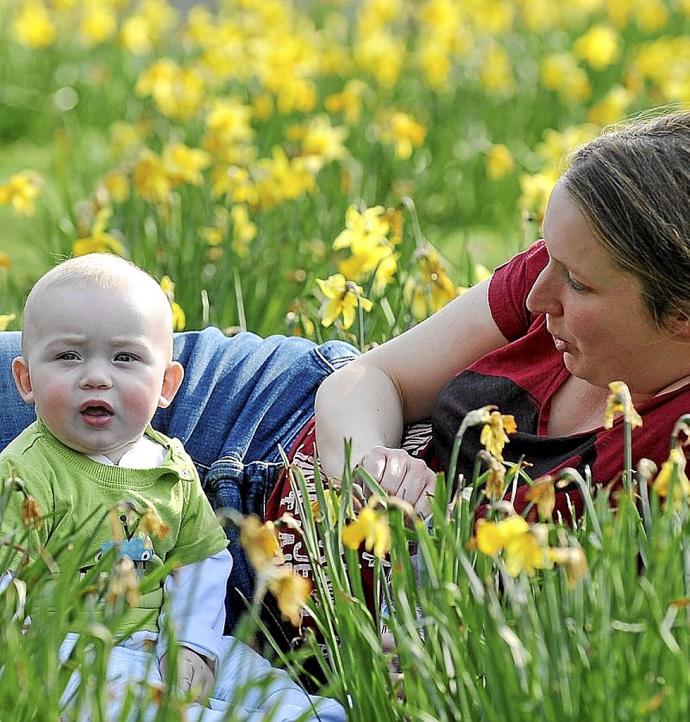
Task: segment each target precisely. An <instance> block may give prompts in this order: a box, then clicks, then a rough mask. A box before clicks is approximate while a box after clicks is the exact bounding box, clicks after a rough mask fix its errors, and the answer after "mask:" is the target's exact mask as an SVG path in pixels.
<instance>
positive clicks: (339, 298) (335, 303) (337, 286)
mask: <svg viewBox="0 0 690 722" xmlns="http://www.w3.org/2000/svg"><path fill="white" fill-rule="evenodd" d="M316 283H317V284H318V286H319V289H320V291H321V294H322V295H323V297H324V300H323V303H322V304H321V323H322V325H323V326H326V327H328V326H330V325H332V324H333V322H334V321H335V320H336V319H337V318H338V317H339V316H342V317H343V328H344V329H345V330H347V329H348V328H350V326H352V324H353V323H354V322H355V312H356V310H357V308H361V309H362V310H363V311H371V309H372V308H373V307H374V304H373V303H372V301H370V300H369V299H368V298H365V297H364V296H363V291H362V288H361V286H358V285H357V284H356V283H354V282H353V281H348V280H347V279H346V278H345V276H343V275H342V273H335V274H333V275H332V276H329V277H328V278H327V279H326V280H325V281H324V280H322V279H320V278H317V279H316Z"/></svg>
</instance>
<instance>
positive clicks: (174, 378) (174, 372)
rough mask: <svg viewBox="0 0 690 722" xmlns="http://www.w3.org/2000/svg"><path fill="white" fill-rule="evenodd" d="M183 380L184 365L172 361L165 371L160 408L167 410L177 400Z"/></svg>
mask: <svg viewBox="0 0 690 722" xmlns="http://www.w3.org/2000/svg"><path fill="white" fill-rule="evenodd" d="M183 378H184V369H183V368H182V364H181V363H179V362H178V361H172V362H171V363H170V364H169V365H168V368H167V369H165V376H163V388H162V389H161V397H160V399H159V400H158V407H159V408H161V409H167V408H168V406H170V402H171V401H172V400H173V399H174V398H175V394H176V393H177V391H178V389H179V388H180V385H181V384H182V379H183Z"/></svg>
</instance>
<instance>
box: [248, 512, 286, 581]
mask: <svg viewBox="0 0 690 722" xmlns="http://www.w3.org/2000/svg"><path fill="white" fill-rule="evenodd" d="M239 524H240V543H241V544H242V548H243V549H244V552H245V554H246V555H247V558H248V559H249V561H250V563H251V565H252V566H253V567H254V569H256V571H257V572H259V573H261V572H262V571H264V570H266V569H268V568H271V567H274V566H276V565H277V564H279V563H281V562H282V561H283V555H282V553H281V551H280V544H279V543H278V536H277V534H276V528H275V525H274V524H273V522H272V521H267V522H261V520H260V519H259V517H258V516H255V515H253V514H251V515H249V516H245V517H243V518H242V519H241V521H240V522H239Z"/></svg>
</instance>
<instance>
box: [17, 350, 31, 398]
mask: <svg viewBox="0 0 690 722" xmlns="http://www.w3.org/2000/svg"><path fill="white" fill-rule="evenodd" d="M12 377H13V378H14V383H15V385H16V386H17V391H19V395H20V396H21V397H22V399H23V400H24V401H26V403H27V404H33V402H34V390H33V387H32V386H31V374H30V373H29V364H28V363H27V362H26V359H24V358H23V357H22V356H17V358H15V359H12Z"/></svg>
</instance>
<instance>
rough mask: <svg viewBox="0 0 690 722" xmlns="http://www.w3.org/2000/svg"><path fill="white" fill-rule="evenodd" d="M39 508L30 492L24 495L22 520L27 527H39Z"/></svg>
mask: <svg viewBox="0 0 690 722" xmlns="http://www.w3.org/2000/svg"><path fill="white" fill-rule="evenodd" d="M42 516H43V515H42V513H41V508H40V507H39V505H38V502H37V501H36V499H34V497H33V496H31V494H26V495H25V496H24V501H23V502H22V522H23V523H24V526H27V527H39V526H41V524H42Z"/></svg>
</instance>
